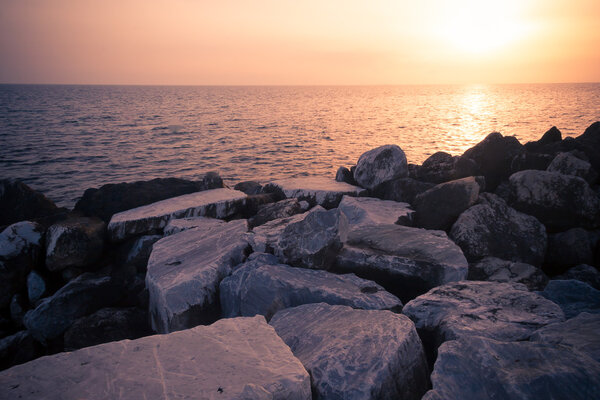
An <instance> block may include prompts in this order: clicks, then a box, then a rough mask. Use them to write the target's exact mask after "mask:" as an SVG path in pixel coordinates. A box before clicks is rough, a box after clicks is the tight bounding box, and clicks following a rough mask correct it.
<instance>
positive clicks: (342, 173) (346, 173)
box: [335, 167, 356, 186]
mask: <svg viewBox="0 0 600 400" xmlns="http://www.w3.org/2000/svg"><path fill="white" fill-rule="evenodd" d="M335 180H336V181H337V182H346V183H347V184H349V185H354V186H356V181H355V180H354V174H353V173H352V172H351V171H350V170H349V169H348V168H346V167H339V168H338V170H337V172H336V173H335Z"/></svg>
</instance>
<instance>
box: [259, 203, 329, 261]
mask: <svg viewBox="0 0 600 400" xmlns="http://www.w3.org/2000/svg"><path fill="white" fill-rule="evenodd" d="M319 208H321V207H319ZM307 214H308V212H305V213H302V214H296V215H292V216H291V217H286V218H279V219H274V220H272V221H269V222H267V223H264V224H262V225H260V226H255V227H254V228H253V229H252V231H253V232H254V235H252V237H251V239H250V243H251V245H252V250H253V251H254V252H256V253H265V252H273V249H274V247H275V244H276V243H277V241H278V240H279V236H281V233H282V232H283V231H284V229H285V228H286V226H288V225H289V224H293V223H295V222H298V221H302V220H303V219H304V218H305V217H306V215H307Z"/></svg>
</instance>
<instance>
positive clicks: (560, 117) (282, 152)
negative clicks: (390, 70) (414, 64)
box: [0, 83, 600, 207]
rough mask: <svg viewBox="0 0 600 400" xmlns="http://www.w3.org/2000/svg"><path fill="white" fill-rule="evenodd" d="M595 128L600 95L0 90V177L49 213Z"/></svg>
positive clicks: (328, 89)
mask: <svg viewBox="0 0 600 400" xmlns="http://www.w3.org/2000/svg"><path fill="white" fill-rule="evenodd" d="M598 120H600V83H581V84H520V85H466V86H461V85H449V86H440V85H428V86H416V85H414V86H413V85H411V86H93V85H90V86H79V85H0V177H1V178H18V179H21V180H23V181H24V182H25V183H27V184H28V185H29V186H31V187H32V188H34V189H36V190H38V191H41V192H42V193H44V194H45V195H46V196H47V197H49V198H50V199H52V200H53V201H55V202H56V203H57V204H58V205H60V206H66V207H72V206H73V205H74V204H75V202H76V201H77V200H78V198H80V197H81V195H82V194H83V192H84V191H85V189H87V188H90V187H99V186H101V185H103V184H106V183H118V182H133V181H137V180H148V179H152V178H159V177H181V178H187V179H197V178H198V177H200V176H202V175H203V174H204V173H205V172H207V171H218V172H219V174H220V175H221V177H222V178H223V179H224V181H225V183H226V184H228V185H230V186H232V185H234V184H235V183H237V182H240V181H245V180H257V181H259V182H262V183H265V182H268V181H270V180H274V179H278V178H284V177H297V176H310V175H325V176H331V177H333V176H335V171H336V170H337V168H338V167H339V166H347V167H350V166H351V165H354V164H355V163H356V161H357V159H358V157H359V156H360V155H361V154H362V153H363V152H365V151H367V150H369V149H372V148H374V147H377V146H380V145H384V144H397V145H398V146H400V147H401V148H402V149H403V150H404V152H405V153H406V155H407V158H408V161H409V162H411V163H421V162H423V161H424V160H425V159H426V158H427V157H428V156H430V155H431V154H433V153H435V152H437V151H445V152H448V153H450V154H453V155H459V154H462V153H463V152H464V151H465V150H466V149H468V148H470V147H472V146H473V145H475V144H476V143H478V142H479V141H481V140H482V139H483V138H484V137H485V136H487V135H488V134H489V133H490V132H493V131H499V132H501V133H502V134H504V135H510V136H515V137H516V138H517V139H519V141H521V142H522V143H525V142H527V141H530V140H536V139H538V138H539V137H540V136H541V135H542V134H543V133H544V132H546V131H547V130H548V129H549V128H551V127H552V126H556V127H558V128H559V129H560V130H561V132H562V133H563V137H567V136H577V135H580V134H581V133H583V131H584V130H585V128H586V127H588V126H589V125H590V124H592V123H593V122H595V121H598Z"/></svg>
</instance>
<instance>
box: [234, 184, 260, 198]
mask: <svg viewBox="0 0 600 400" xmlns="http://www.w3.org/2000/svg"><path fill="white" fill-rule="evenodd" d="M233 189H234V190H239V191H240V192H244V193H246V194H247V195H248V196H250V195H253V194H259V193H260V192H261V191H262V185H261V184H260V183H258V182H256V181H244V182H239V183H237V184H236V185H235V186H234V187H233Z"/></svg>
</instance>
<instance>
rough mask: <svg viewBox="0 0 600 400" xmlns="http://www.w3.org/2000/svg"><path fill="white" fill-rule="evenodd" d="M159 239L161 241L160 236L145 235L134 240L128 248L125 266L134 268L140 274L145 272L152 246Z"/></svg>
mask: <svg viewBox="0 0 600 400" xmlns="http://www.w3.org/2000/svg"><path fill="white" fill-rule="evenodd" d="M160 239H162V236H161V235H145V236H140V237H139V238H137V239H135V240H134V241H133V243H132V244H131V247H129V251H128V252H127V256H126V257H125V264H127V265H131V266H133V267H135V268H136V269H137V270H138V271H140V272H142V271H146V266H147V265H148V259H149V258H150V253H152V246H153V245H154V243H156V242H158V241H159V240H160Z"/></svg>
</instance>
